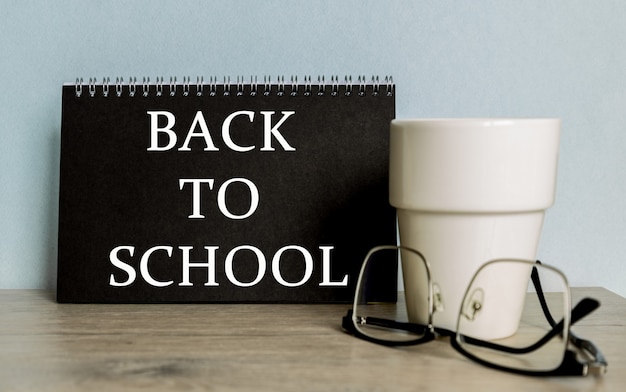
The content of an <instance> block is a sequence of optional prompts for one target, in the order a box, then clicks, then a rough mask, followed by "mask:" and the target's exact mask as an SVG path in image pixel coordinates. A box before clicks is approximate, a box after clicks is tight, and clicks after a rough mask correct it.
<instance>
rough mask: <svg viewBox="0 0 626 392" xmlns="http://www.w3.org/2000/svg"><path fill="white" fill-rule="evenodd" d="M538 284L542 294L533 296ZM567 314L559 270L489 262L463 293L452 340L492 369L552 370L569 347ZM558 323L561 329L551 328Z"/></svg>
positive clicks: (566, 297) (565, 289) (564, 284)
mask: <svg viewBox="0 0 626 392" xmlns="http://www.w3.org/2000/svg"><path fill="white" fill-rule="evenodd" d="M533 273H534V274H536V279H535V280H533V279H531V275H532V274H533ZM537 282H540V284H541V287H542V289H543V295H541V293H538V292H537V288H536V287H535V285H536V284H537ZM542 297H543V298H545V311H544V310H542V306H541V303H540V300H541V298H542ZM569 309H570V304H569V292H568V286H567V281H566V279H565V277H564V276H563V275H562V274H561V273H560V272H559V271H557V270H555V269H552V268H551V267H548V266H544V265H541V264H534V263H530V262H525V261H519V260H498V261H494V262H490V263H488V264H486V265H484V266H483V267H482V268H481V269H480V270H479V271H478V272H477V274H476V275H475V277H474V279H473V280H472V282H471V283H470V287H469V288H468V290H467V292H466V295H465V298H464V300H463V304H462V309H461V311H460V315H459V319H458V325H457V336H456V339H457V342H458V343H459V346H460V347H461V348H462V350H464V351H465V352H466V353H469V354H470V355H472V356H474V357H475V358H478V359H480V360H482V361H484V362H487V363H490V364H496V365H499V366H502V367H506V368H509V369H516V370H522V371H550V370H554V369H556V368H557V367H559V365H560V364H561V362H562V360H563V355H564V353H565V350H566V348H567V342H568V340H567V333H568V329H569ZM559 322H562V323H563V324H561V325H560V328H555V327H556V324H557V323H559Z"/></svg>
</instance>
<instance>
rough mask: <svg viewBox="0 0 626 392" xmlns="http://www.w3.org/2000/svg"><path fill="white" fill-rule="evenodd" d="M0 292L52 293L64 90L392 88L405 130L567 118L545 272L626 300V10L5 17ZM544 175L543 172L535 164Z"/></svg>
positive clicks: (391, 8)
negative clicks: (133, 86) (556, 271)
mask: <svg viewBox="0 0 626 392" xmlns="http://www.w3.org/2000/svg"><path fill="white" fill-rule="evenodd" d="M0 9H1V10H2V11H1V12H0V19H1V21H0V82H1V83H0V86H1V87H0V175H1V177H0V183H1V187H0V241H1V242H0V288H54V287H55V285H56V251H57V245H56V240H57V219H58V206H57V203H58V185H59V137H60V120H61V118H60V116H61V85H62V84H63V83H67V82H70V83H71V82H74V80H75V79H76V78H77V77H83V78H85V80H87V79H88V78H90V77H97V78H98V80H101V79H102V78H103V77H104V76H108V77H111V79H112V80H114V79H115V77H124V79H125V80H128V77H130V76H136V77H137V78H138V80H141V79H142V77H144V76H147V77H148V76H149V77H150V78H151V79H152V80H154V79H155V78H156V77H157V76H163V77H164V78H165V80H166V81H167V80H169V77H170V76H176V77H177V78H178V80H179V81H181V80H182V78H183V77H184V76H190V77H191V78H192V80H195V79H196V77H197V76H204V77H205V80H207V78H208V77H209V76H218V77H219V78H220V79H221V78H223V77H224V76H230V77H231V78H233V79H234V78H236V77H237V76H238V75H243V76H244V77H245V78H246V79H248V80H249V77H250V75H258V76H259V77H262V76H264V75H269V76H271V77H272V79H273V80H276V78H277V77H278V76H279V75H284V76H285V80H290V78H291V76H292V75H294V76H298V79H299V80H302V78H303V77H304V76H305V75H312V77H313V79H314V80H315V79H316V78H317V75H325V76H326V77H327V78H329V77H330V76H331V75H339V76H340V78H343V77H344V76H345V75H352V76H353V77H356V76H357V75H366V76H367V77H368V78H369V77H371V75H380V76H385V75H393V77H394V81H395V82H396V84H397V98H396V104H397V117H398V118H407V117H483V116H499V117H559V118H561V119H562V121H563V123H562V136H561V145H560V158H559V174H558V184H557V199H556V204H555V205H554V207H552V208H551V209H550V210H549V211H548V213H547V215H546V220H545V224H544V229H543V235H542V239H541V244H540V249H539V257H540V258H541V259H542V260H543V261H544V262H547V263H550V264H552V265H555V266H557V267H559V268H561V269H562V270H563V271H564V272H565V273H566V274H567V275H568V277H569V279H570V283H571V285H572V286H604V287H606V288H608V289H610V290H613V291H615V292H617V293H619V294H621V295H622V296H626V268H625V264H626V263H625V260H626V211H625V209H624V205H625V203H624V197H623V195H624V193H625V191H626V176H625V175H624V167H625V166H626V154H625V153H624V149H626V23H624V21H625V20H626V2H624V1H621V0H597V1H587V0H562V1H554V0H525V1H507V0H493V1H486V0H483V1H450V0H447V1H444V0H439V1H415V0H411V1H341V2H339V1H310V0H308V1H162V0H161V1H155V0H151V1H132V2H129V1H106V2H105V1H8V0H5V1H2V4H1V6H0ZM529 159H532V157H529Z"/></svg>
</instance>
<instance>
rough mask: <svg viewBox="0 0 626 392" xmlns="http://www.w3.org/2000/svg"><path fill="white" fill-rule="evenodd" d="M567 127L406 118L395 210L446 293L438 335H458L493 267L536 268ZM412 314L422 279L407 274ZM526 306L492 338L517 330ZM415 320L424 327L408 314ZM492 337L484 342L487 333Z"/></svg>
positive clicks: (396, 168)
mask: <svg viewBox="0 0 626 392" xmlns="http://www.w3.org/2000/svg"><path fill="white" fill-rule="evenodd" d="M559 133H560V120H559V119H533V118H528V119H521V118H520V119H513V118H512V119H506V118H493V119H492V118H476V119H406V120H393V121H392V123H391V129H390V179H389V187H390V188H389V189H390V196H389V198H390V203H391V205H392V206H394V207H395V208H396V210H397V214H398V228H399V238H400V244H402V245H404V246H408V247H411V248H414V249H417V250H419V251H420V252H421V253H422V254H423V255H424V256H425V257H426V259H427V261H428V262H429V264H430V267H431V274H432V281H433V283H434V287H435V289H436V291H437V292H438V293H439V295H440V301H439V305H440V306H439V309H438V310H437V311H436V312H435V313H434V315H433V323H434V324H435V326H437V327H441V328H445V329H448V330H455V329H456V322H457V320H458V315H459V313H460V311H461V301H462V300H463V296H464V294H465V290H466V288H467V286H468V285H469V282H470V279H471V278H472V276H473V275H474V273H475V272H476V271H477V270H478V268H479V267H480V266H481V265H482V264H484V263H485V262H487V261H489V260H492V259H500V258H515V259H527V260H534V259H535V257H536V252H537V246H538V243H539V238H540V234H541V228H542V224H543V218H544V212H545V210H546V209H547V208H549V207H550V206H552V205H553V203H554V199H555V191H556V175H557V161H558V149H559ZM402 272H403V279H404V288H405V293H406V297H407V298H406V299H407V303H408V306H409V309H411V308H412V306H411V304H412V303H419V302H416V301H423V300H424V297H425V296H426V295H427V292H426V289H425V288H424V287H416V285H415V284H412V283H413V282H414V281H416V279H412V278H411V276H416V274H420V273H422V272H421V271H418V270H415V269H408V267H406V266H405V268H404V269H403V271H402ZM519 275H520V276H519V280H516V282H518V284H519V285H520V293H521V294H520V298H519V300H515V301H512V303H511V307H510V312H509V313H508V314H500V315H498V316H497V320H494V323H493V328H492V330H490V331H488V333H487V335H488V336H489V337H492V338H493V337H498V336H508V335H509V334H511V333H513V332H514V331H515V329H516V328H517V323H518V321H519V317H520V313H521V308H522V306H523V296H524V295H525V293H526V286H527V284H528V274H519ZM409 317H410V319H412V320H411V321H414V322H424V320H418V318H419V316H418V315H417V313H416V314H414V315H411V314H409ZM483 336H484V335H483Z"/></svg>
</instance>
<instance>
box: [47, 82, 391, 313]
mask: <svg viewBox="0 0 626 392" xmlns="http://www.w3.org/2000/svg"><path fill="white" fill-rule="evenodd" d="M394 115H395V85H394V84H393V82H392V79H391V78H390V77H387V78H385V79H382V78H380V79H379V78H378V77H373V78H371V79H369V78H368V79H367V80H366V78H365V77H358V78H355V82H354V83H353V82H352V78H351V77H346V78H345V80H341V81H340V80H339V78H337V77H331V78H330V79H328V80H325V78H324V77H318V78H317V80H316V81H315V82H313V81H312V78H311V77H305V78H304V81H302V82H298V81H297V79H296V78H292V80H291V82H288V83H285V81H284V77H279V78H278V80H270V78H267V77H266V78H264V79H263V81H258V79H257V78H256V77H255V78H251V79H250V80H246V81H244V78H243V77H241V78H237V80H236V82H232V83H231V82H230V79H229V78H224V79H223V80H222V79H220V81H218V79H217V78H214V77H211V78H209V79H208V80H207V81H206V82H205V81H204V79H203V78H201V77H199V78H197V79H196V80H194V81H193V82H192V81H191V79H190V78H183V80H182V82H177V81H176V79H175V78H170V80H169V82H167V81H164V80H163V78H157V79H156V81H152V82H151V81H150V80H149V79H148V78H143V80H142V81H141V82H138V81H137V79H136V78H131V79H130V80H127V81H124V80H122V78H117V79H115V81H111V79H109V78H105V79H104V80H102V81H96V79H93V78H92V79H89V81H88V82H86V83H85V82H83V80H82V79H78V80H77V81H76V83H71V84H64V85H63V88H62V123H61V160H60V191H59V237H58V273H57V280H58V281H57V300H58V301H59V302H70V303H196V302H198V303H214V302H231V303H258V302H260V303H335V302H338V303H345V302H350V301H352V298H353V295H354V288H355V287H354V285H355V283H356V280H357V277H358V273H359V268H360V266H361V263H362V261H363V258H364V257H365V255H366V253H367V251H368V250H369V248H371V247H373V246H375V245H380V244H390V243H391V244H393V243H396V231H395V212H394V210H393V209H392V208H391V207H390V205H389V202H388V164H389V158H388V154H389V152H388V149H389V143H388V130H389V123H390V121H391V119H393V118H394ZM394 263H395V261H394V260H392V261H390V265H389V268H388V269H385V270H384V271H380V274H381V275H384V276H386V277H387V278H386V279H387V280H386V283H387V284H385V285H383V286H382V287H380V288H377V289H376V290H377V292H376V293H374V294H375V296H376V297H375V298H379V299H380V300H385V299H386V298H391V297H393V298H395V295H394V293H395V291H396V273H397V266H396V265H395V264H394Z"/></svg>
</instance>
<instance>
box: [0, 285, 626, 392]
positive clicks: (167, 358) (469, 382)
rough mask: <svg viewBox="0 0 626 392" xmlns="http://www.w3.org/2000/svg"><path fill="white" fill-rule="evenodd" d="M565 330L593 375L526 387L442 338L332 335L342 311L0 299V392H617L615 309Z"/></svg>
mask: <svg viewBox="0 0 626 392" xmlns="http://www.w3.org/2000/svg"><path fill="white" fill-rule="evenodd" d="M572 293H573V297H574V300H576V299H578V298H581V297H582V296H591V297H594V298H597V299H599V300H600V301H601V302H602V306H601V308H600V309H598V310H597V311H596V312H594V313H593V314H591V315H590V316H588V317H587V318H585V319H583V320H582V321H581V322H580V324H579V325H577V326H576V327H575V328H574V330H575V331H576V332H577V333H578V334H579V335H580V336H581V337H584V338H588V339H591V340H592V341H594V342H595V343H596V344H597V345H598V346H599V347H600V349H601V350H602V351H603V353H604V354H605V356H606V358H607V360H608V362H609V367H608V372H607V374H605V375H604V376H602V377H586V378H582V377H560V378H559V377H551V378H536V377H525V376H517V375H512V374H509V373H505V372H499V371H496V370H492V369H488V368H486V367H483V366H481V365H479V364H476V363H474V362H472V361H470V360H469V359H466V358H465V357H463V356H462V355H460V354H458V353H457V352H456V351H455V350H454V349H453V348H452V347H451V346H450V342H449V339H448V338H440V339H437V340H436V341H434V342H430V343H428V344H425V345H421V346H415V347H409V348H388V347H382V346H379V345H375V344H372V343H368V342H365V341H362V340H360V339H356V338H354V337H352V336H350V335H348V334H346V333H344V332H343V331H342V329H341V318H342V316H343V315H344V314H345V312H346V310H347V309H348V307H349V306H347V305H240V304H215V305H213V304H211V305H204V304H194V305H180V304H178V305H74V304H58V303H56V301H55V297H54V293H53V292H49V291H40V290H0V391H66V392H70V391H87V390H89V391H116V390H123V391H161V390H163V391H179V390H180V391H239V390H245V391H281V390H287V391H303V390H304V391H387V390H389V391H440V390H441V391H454V390H462V391H468V392H469V391H489V390H494V391H508V392H510V391H530V390H533V391H535V390H536V391H540V390H549V391H570V390H572V391H596V390H597V391H622V390H623V388H624V386H625V385H626V328H625V324H626V299H624V298H622V297H620V296H618V295H616V294H614V293H611V292H610V291H608V290H605V289H602V288H577V289H573V290H572Z"/></svg>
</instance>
